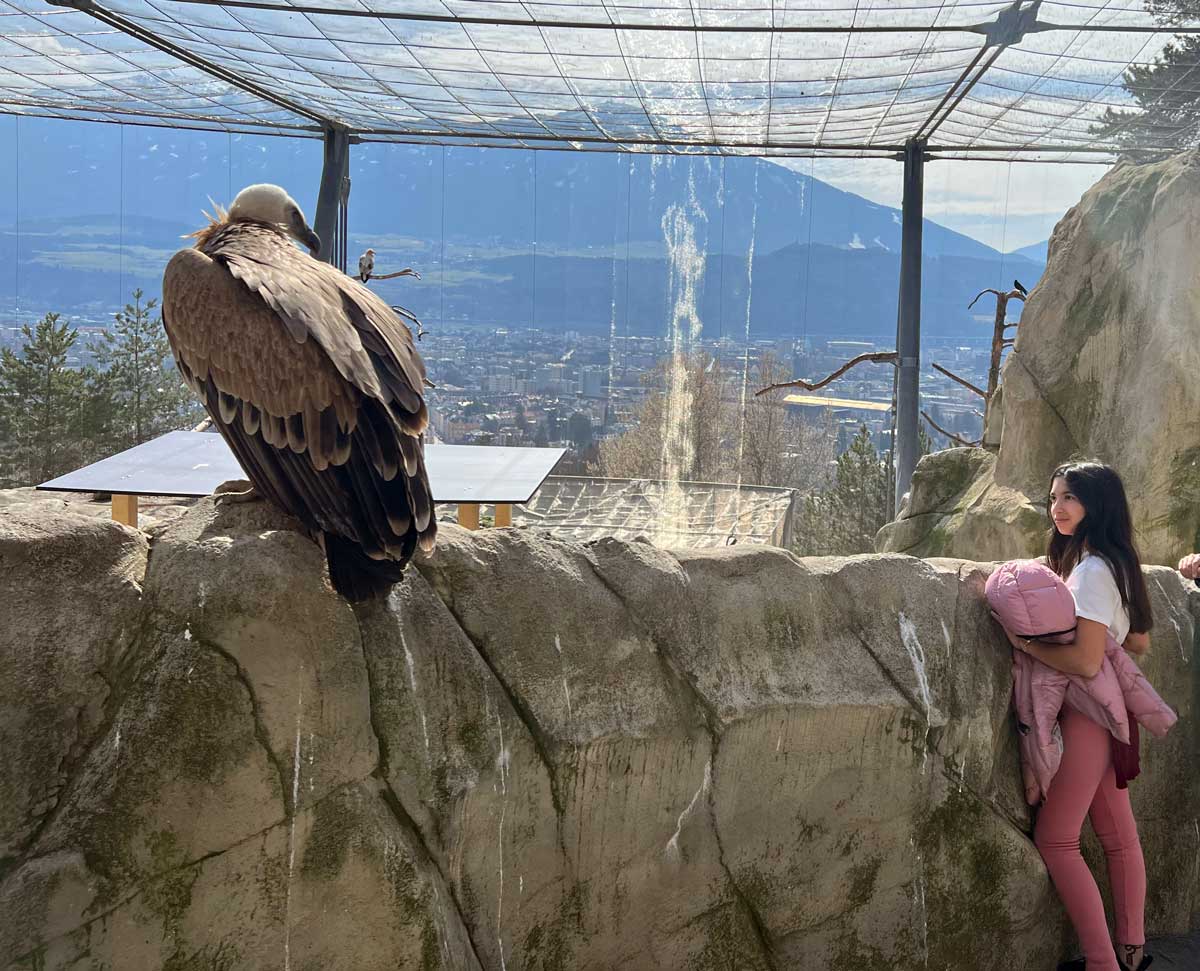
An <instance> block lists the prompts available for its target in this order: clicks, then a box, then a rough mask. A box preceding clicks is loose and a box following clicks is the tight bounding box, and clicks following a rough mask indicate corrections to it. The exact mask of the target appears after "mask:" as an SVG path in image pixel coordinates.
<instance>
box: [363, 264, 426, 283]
mask: <svg viewBox="0 0 1200 971" xmlns="http://www.w3.org/2000/svg"><path fill="white" fill-rule="evenodd" d="M398 276H411V277H415V278H416V279H418V280H419V279H421V274H420V273H418V272H417V271H416V270H414V269H413V268H412V267H411V266H406V267H405V268H404V269H403V270H397V271H396V272H395V273H372V274H371V279H372V280H394V279H395V278H396V277H398Z"/></svg>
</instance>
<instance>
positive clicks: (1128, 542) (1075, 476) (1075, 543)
mask: <svg viewBox="0 0 1200 971" xmlns="http://www.w3.org/2000/svg"><path fill="white" fill-rule="evenodd" d="M1059 478H1061V479H1066V482H1067V488H1068V489H1069V490H1070V492H1071V494H1072V495H1073V496H1075V498H1076V499H1078V500H1079V501H1080V502H1081V503H1082V504H1083V509H1084V516H1083V519H1082V520H1080V522H1079V525H1078V526H1077V527H1076V528H1075V532H1074V533H1073V534H1072V535H1071V536H1065V535H1063V534H1062V533H1060V532H1059V531H1058V529H1057V528H1055V527H1054V524H1053V523H1051V525H1050V541H1049V543H1048V544H1047V546H1046V562H1047V563H1048V564H1049V566H1050V569H1052V570H1053V571H1054V572H1055V573H1057V574H1058V575H1059V576H1060V577H1063V578H1064V579H1065V578H1066V577H1067V576H1068V575H1069V574H1070V572H1071V571H1072V570H1073V569H1075V567H1076V565H1078V563H1079V561H1080V559H1082V558H1083V554H1084V552H1091V553H1093V554H1095V555H1097V556H1102V557H1104V559H1106V560H1107V561H1108V564H1109V566H1111V567H1112V571H1113V574H1114V576H1115V577H1116V580H1117V589H1118V590H1119V591H1120V592H1121V602H1122V603H1123V604H1124V605H1125V609H1126V610H1128V611H1129V629H1130V630H1132V631H1138V632H1145V631H1148V630H1150V628H1151V627H1153V626H1154V616H1153V614H1152V612H1151V610H1150V595H1149V594H1148V593H1147V592H1146V581H1145V579H1144V578H1143V577H1142V562H1141V558H1140V557H1139V556H1138V551H1137V547H1136V546H1134V544H1133V517H1132V516H1130V514H1129V502H1128V501H1127V500H1126V498H1125V486H1124V485H1122V483H1121V477H1120V476H1119V475H1117V473H1116V470H1115V469H1113V468H1112V467H1111V466H1107V465H1103V464H1101V463H1100V462H1068V463H1066V464H1065V465H1060V466H1059V467H1058V468H1057V469H1055V470H1054V474H1053V475H1051V476H1050V487H1051V489H1053V487H1054V480H1055V479H1059ZM1047 491H1049V490H1047Z"/></svg>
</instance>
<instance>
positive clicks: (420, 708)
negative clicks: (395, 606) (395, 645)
mask: <svg viewBox="0 0 1200 971" xmlns="http://www.w3.org/2000/svg"><path fill="white" fill-rule="evenodd" d="M396 618H397V619H396V623H397V627H398V629H399V631H400V646H401V647H403V648H404V663H405V665H406V666H407V668H408V686H409V687H410V688H411V689H412V696H413V702H414V703H415V704H416V706H417V714H418V715H420V716H421V733H422V734H423V735H424V736H425V758H426V759H428V758H429V726H428V724H427V723H426V720H425V706H424V705H423V704H422V703H421V696H420V694H419V693H418V692H417V671H416V665H415V664H414V663H413V656H412V651H410V650H409V649H408V640H407V639H406V638H405V636H404V621H403V620H401V619H400V615H399V614H397V615H396Z"/></svg>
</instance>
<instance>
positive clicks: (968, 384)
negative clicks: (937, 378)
mask: <svg viewBox="0 0 1200 971" xmlns="http://www.w3.org/2000/svg"><path fill="white" fill-rule="evenodd" d="M933 369H934V370H935V371H941V372H942V374H944V375H946V377H948V378H949V379H950V380H951V381H957V382H958V383H959V384H961V385H962V386H963V387H964V388H966V389H967V390H968V391H974V392H975V393H976V394H977V395H979V397H981V398H983V399H984V400H985V401H986V400H987V392H986V391H984V390H983V389H982V388H977V387H975V385H973V384H972V383H971V382H970V381H968V380H967V379H966V378H960V377H959V376H958V375H957V374H955V373H954V372H953V371H951V370H949V369H947V368H944V367H942V366H941V365H940V364H934V365H933Z"/></svg>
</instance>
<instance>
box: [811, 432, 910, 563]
mask: <svg viewBox="0 0 1200 971" xmlns="http://www.w3.org/2000/svg"><path fill="white" fill-rule="evenodd" d="M888 481H889V477H888V471H887V462H886V461H884V460H883V459H881V458H880V456H879V453H878V452H876V450H875V445H874V443H872V441H871V433H870V432H869V431H868V430H867V427H866V426H865V425H862V426H860V427H859V430H858V434H856V435H855V436H854V438H853V439H851V441H850V444H849V447H848V448H847V449H846V451H845V452H843V453H842V454H841V455H840V456H838V459H837V467H836V471H835V472H834V481H833V485H832V486H831V487H830V488H829V489H828V490H826V491H825V492H821V493H817V494H815V495H812V496H808V497H806V498H805V499H804V504H803V506H802V507H801V509H800V514H799V516H798V522H797V528H796V530H795V535H796V539H795V541H794V543H793V546H794V548H795V550H796V552H797V553H799V554H800V555H802V556H834V555H837V556H843V555H848V554H851V553H869V552H872V551H873V550H874V549H875V534H876V533H877V532H878V531H879V530H880V528H881V527H882V526H883V524H884V523H886V522H887V517H888Z"/></svg>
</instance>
